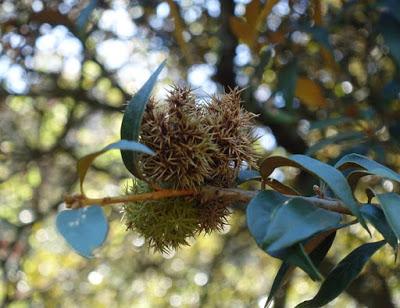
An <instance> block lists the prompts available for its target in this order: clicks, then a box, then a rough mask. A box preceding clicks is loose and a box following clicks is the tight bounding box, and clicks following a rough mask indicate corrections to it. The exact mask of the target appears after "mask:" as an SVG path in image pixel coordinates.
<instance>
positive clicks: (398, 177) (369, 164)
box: [335, 153, 400, 183]
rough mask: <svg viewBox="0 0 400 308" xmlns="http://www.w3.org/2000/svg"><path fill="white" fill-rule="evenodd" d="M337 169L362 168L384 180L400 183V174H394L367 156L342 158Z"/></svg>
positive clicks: (353, 155) (356, 155)
mask: <svg viewBox="0 0 400 308" xmlns="http://www.w3.org/2000/svg"><path fill="white" fill-rule="evenodd" d="M335 167H336V168H337V169H339V170H342V171H343V170H347V169H349V168H361V169H363V170H366V171H368V172H369V173H370V174H374V175H378V176H381V177H383V178H386V179H389V180H392V181H396V182H399V183H400V174H398V173H396V172H394V171H393V170H391V169H390V168H388V167H385V166H384V165H381V164H380V163H377V162H376V161H374V160H371V159H369V158H368V157H366V156H363V155H360V154H356V153H352V154H348V155H346V156H344V157H342V158H341V159H340V160H339V161H338V162H337V163H336V164H335Z"/></svg>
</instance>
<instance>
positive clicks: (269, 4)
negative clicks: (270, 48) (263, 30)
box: [257, 0, 279, 29]
mask: <svg viewBox="0 0 400 308" xmlns="http://www.w3.org/2000/svg"><path fill="white" fill-rule="evenodd" d="M278 2H279V0H265V1H264V6H263V8H262V10H261V12H260V14H259V15H258V18H257V29H260V27H261V26H262V24H263V23H264V22H265V19H266V18H267V17H268V15H269V14H270V13H271V11H272V8H273V7H274V6H275V4H277V3H278Z"/></svg>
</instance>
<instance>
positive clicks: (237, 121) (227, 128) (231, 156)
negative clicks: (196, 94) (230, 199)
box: [205, 88, 257, 187]
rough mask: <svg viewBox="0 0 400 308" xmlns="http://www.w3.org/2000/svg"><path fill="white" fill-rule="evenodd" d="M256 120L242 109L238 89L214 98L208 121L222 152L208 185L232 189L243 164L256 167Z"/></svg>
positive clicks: (214, 140)
mask: <svg viewBox="0 0 400 308" xmlns="http://www.w3.org/2000/svg"><path fill="white" fill-rule="evenodd" d="M254 117H255V115H254V114H252V113H250V112H248V111H246V110H245V109H243V108H242V106H241V99H240V91H239V90H238V89H237V88H236V89H233V90H231V91H230V92H228V93H225V94H223V95H222V96H220V97H218V96H214V97H213V98H212V100H211V102H210V104H209V105H208V107H207V113H206V114H205V120H206V123H207V126H209V127H210V130H211V133H212V136H213V142H214V143H215V144H216V145H217V147H218V153H217V155H215V156H214V159H213V163H212V165H213V172H212V174H211V176H210V177H209V178H208V179H207V182H208V184H212V185H215V186H223V187H231V186H232V185H233V184H234V180H235V179H236V177H237V175H238V172H239V169H240V166H241V165H242V163H243V162H246V163H247V164H248V165H249V167H256V158H257V155H256V153H255V151H254V149H253V143H254V141H255V138H254V136H253V127H254Z"/></svg>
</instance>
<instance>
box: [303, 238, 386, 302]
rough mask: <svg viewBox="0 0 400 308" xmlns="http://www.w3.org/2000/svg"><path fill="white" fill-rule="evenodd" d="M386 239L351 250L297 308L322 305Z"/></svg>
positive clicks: (332, 297) (361, 267)
mask: <svg viewBox="0 0 400 308" xmlns="http://www.w3.org/2000/svg"><path fill="white" fill-rule="evenodd" d="M385 243H386V241H379V242H374V243H367V244H364V245H362V246H360V247H358V248H356V249H355V250H353V251H352V252H351V253H350V254H349V255H348V256H346V257H345V258H344V259H343V260H342V261H340V263H339V264H338V265H336V266H335V267H334V268H333V269H332V270H331V272H330V273H329V274H328V276H327V277H326V279H325V280H324V282H323V283H322V285H321V288H320V289H319V291H318V293H317V295H315V297H314V298H313V299H311V300H308V301H305V302H303V303H301V304H299V305H297V307H298V308H311V307H322V306H324V305H326V304H328V303H329V302H330V301H332V300H333V299H335V298H336V297H337V296H338V295H339V294H341V293H342V292H343V291H345V290H346V289H347V287H348V286H349V284H350V283H351V282H352V281H353V280H354V279H355V278H356V277H357V276H358V275H359V274H360V272H361V271H362V269H363V267H364V265H365V263H367V261H368V260H369V259H370V258H371V256H372V255H373V254H374V253H375V252H376V251H377V250H378V249H380V248H381V247H382V246H383V245H384V244H385Z"/></svg>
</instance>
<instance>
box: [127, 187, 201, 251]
mask: <svg viewBox="0 0 400 308" xmlns="http://www.w3.org/2000/svg"><path fill="white" fill-rule="evenodd" d="M150 191H151V190H150V189H149V187H148V186H147V185H146V184H143V183H134V184H133V185H132V186H131V187H129V190H128V192H129V193H134V194H137V193H145V192H150ZM123 213H124V216H123V219H124V222H125V224H126V226H127V229H130V230H134V231H136V232H138V233H139V234H141V235H142V236H143V237H144V238H145V241H146V243H147V244H148V246H149V247H150V248H153V249H154V250H155V251H159V252H168V251H170V250H171V249H177V248H178V247H179V246H182V245H188V242H187V240H188V238H190V237H193V236H195V235H196V234H198V233H199V232H200V229H199V209H198V207H197V206H196V204H195V202H194V199H191V198H184V197H179V198H170V199H165V200H163V201H140V202H130V203H127V204H125V205H124V206H123Z"/></svg>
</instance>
